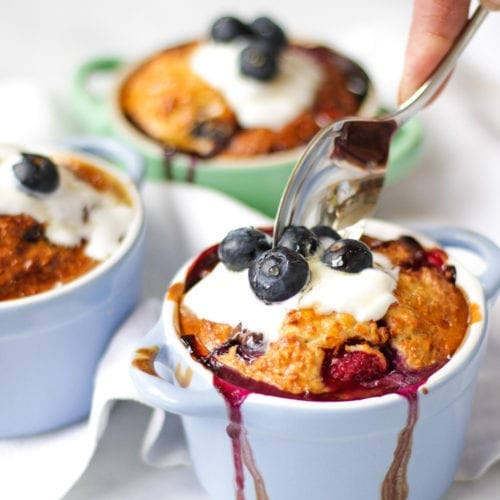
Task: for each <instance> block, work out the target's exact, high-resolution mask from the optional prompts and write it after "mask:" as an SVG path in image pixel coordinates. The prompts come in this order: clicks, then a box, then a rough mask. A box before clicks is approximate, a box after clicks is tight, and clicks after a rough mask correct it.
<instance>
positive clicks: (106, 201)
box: [0, 154, 133, 260]
mask: <svg viewBox="0 0 500 500" xmlns="http://www.w3.org/2000/svg"><path fill="white" fill-rule="evenodd" d="M20 161H21V156H20V155H17V154H15V155H11V156H9V157H7V158H5V159H4V160H3V162H2V163H0V214H4V215H19V214H25V215H30V216H31V217H33V218H34V219H36V220H37V221H38V222H40V223H43V224H45V225H46V233H45V234H46V237H47V239H48V240H49V241H51V242H52V243H54V244H56V245H62V246H76V245H79V244H80V243H81V242H82V240H86V241H87V244H86V246H85V254H86V255H87V256H88V257H90V258H93V259H96V260H104V259H106V258H107V257H109V256H110V255H111V254H112V253H113V252H114V251H115V250H116V248H117V247H118V245H119V244H120V241H121V240H122V239H123V237H124V236H125V234H126V232H127V229H128V227H129V226H130V223H131V221H132V219H133V210H132V207H130V206H128V205H126V204H124V203H120V201H119V200H117V199H116V198H115V197H114V196H112V195H110V194H108V193H105V192H102V191H98V190H96V189H95V188H93V187H92V186H91V185H89V184H87V183H86V182H83V181H82V180H80V179H78V178H77V177H76V176H75V175H74V174H73V173H72V172H71V171H70V170H68V169H66V168H64V167H63V166H61V165H58V171H59V187H58V188H57V189H56V190H55V191H54V192H52V193H50V194H46V195H41V196H33V195H31V194H29V193H27V192H26V191H23V190H22V189H21V188H20V187H19V182H18V180H17V179H16V177H15V175H14V171H13V166H14V165H15V164H16V163H19V162H20Z"/></svg>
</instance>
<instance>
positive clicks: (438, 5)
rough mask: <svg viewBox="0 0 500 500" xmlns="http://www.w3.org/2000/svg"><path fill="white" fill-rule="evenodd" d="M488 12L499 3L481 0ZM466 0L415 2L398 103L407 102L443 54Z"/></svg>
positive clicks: (458, 29) (456, 31)
mask: <svg viewBox="0 0 500 500" xmlns="http://www.w3.org/2000/svg"><path fill="white" fill-rule="evenodd" d="M481 3H482V4H483V5H484V6H485V7H486V8H488V9H490V10H499V9H500V0H482V1H481ZM469 6H470V0H415V2H414V5H413V16H412V22H411V26H410V33H409V35H408V44H407V47H406V54H405V63H404V68H403V73H402V76H401V82H400V85H399V95H398V100H399V102H400V103H401V102H404V101H405V100H406V99H408V98H409V97H410V96H411V95H412V94H413V93H414V92H415V91H416V90H417V89H418V87H420V85H421V84H422V83H424V82H425V81H426V80H427V78H428V77H429V76H430V75H431V73H432V72H433V71H434V69H435V68H436V66H437V65H438V64H439V62H440V61H441V59H442V58H443V57H444V56H445V55H446V54H447V52H448V51H449V50H450V48H451V46H452V45H453V42H454V40H455V38H456V37H457V36H458V35H459V34H460V32H461V31H462V29H463V27H464V25H465V23H466V22H467V19H468V13H469Z"/></svg>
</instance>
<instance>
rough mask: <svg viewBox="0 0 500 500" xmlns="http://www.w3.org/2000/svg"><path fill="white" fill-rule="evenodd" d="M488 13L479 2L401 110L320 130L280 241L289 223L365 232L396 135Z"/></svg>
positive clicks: (291, 190) (293, 184)
mask: <svg viewBox="0 0 500 500" xmlns="http://www.w3.org/2000/svg"><path fill="white" fill-rule="evenodd" d="M487 15H488V10H487V9H485V8H484V7H482V6H479V7H478V8H477V9H476V10H475V12H474V14H473V15H472V17H471V18H470V19H469V21H468V22H467V24H466V26H465V27H464V29H463V31H462V32H461V34H460V36H459V37H458V38H457V40H456V41H455V43H454V45H453V47H452V48H451V50H450V51H449V52H448V54H447V55H446V56H445V57H444V59H443V60H442V61H441V63H440V64H439V66H438V67H437V68H436V70H435V71H434V73H433V74H432V75H431V77H430V78H429V79H428V80H427V81H426V82H425V83H424V84H423V85H422V86H421V87H420V88H419V89H418V90H417V91H416V92H415V93H414V94H413V95H412V96H411V97H410V98H409V99H408V100H407V101H405V102H404V103H403V104H402V105H401V106H400V107H399V108H398V109H397V110H396V111H394V112H393V113H390V114H388V115H386V116H383V117H381V118H370V119H363V118H345V119H342V120H339V121H336V122H333V123H332V124H330V125H328V126H327V127H325V128H323V129H322V130H320V131H319V132H318V134H316V136H315V137H314V138H313V139H312V141H311V142H310V143H309V145H308V146H307V148H306V150H305V151H304V153H303V154H302V156H301V158H300V159H299V161H298V163H297V165H296V166H295V168H294V170H293V172H292V174H291V176H290V179H289V180H288V184H287V186H286V187H285V190H284V193H283V196H282V198H281V202H280V205H279V208H278V213H277V215H276V220H275V226H274V244H275V245H277V243H278V241H279V238H280V236H281V234H282V232H283V230H284V228H285V227H287V226H289V225H292V224H293V225H305V226H307V227H312V226H314V225H316V224H325V225H329V226H331V227H333V229H335V230H337V231H338V232H339V233H340V234H341V235H342V236H343V237H344V238H359V237H360V236H361V234H362V232H363V228H364V224H365V221H366V218H367V217H369V216H371V214H372V213H373V211H374V209H375V205H376V203H377V200H378V197H379V194H380V191H381V189H382V187H383V184H384V178H385V174H386V171H387V160H388V157H389V148H390V143H391V139H392V136H393V135H394V133H395V132H396V130H397V129H398V128H400V127H401V126H402V125H404V124H405V123H406V122H407V121H408V120H409V119H410V118H411V117H412V116H414V115H415V114H416V113H417V112H418V111H420V110H421V109H422V108H423V107H424V106H426V105H427V104H428V103H429V102H430V101H431V99H432V98H433V96H434V95H435V93H436V91H437V90H438V89H439V87H440V86H441V85H442V84H443V83H444V81H445V80H446V78H447V77H448V76H449V74H450V73H451V71H452V70H453V68H454V66H455V63H456V61H457V59H458V57H459V56H460V54H461V53H462V52H463V50H464V49H465V47H466V46H467V45H468V43H469V42H470V40H471V39H472V37H473V35H474V33H475V32H476V30H477V29H478V28H479V26H480V25H481V23H482V22H483V21H484V19H485V18H486V16H487Z"/></svg>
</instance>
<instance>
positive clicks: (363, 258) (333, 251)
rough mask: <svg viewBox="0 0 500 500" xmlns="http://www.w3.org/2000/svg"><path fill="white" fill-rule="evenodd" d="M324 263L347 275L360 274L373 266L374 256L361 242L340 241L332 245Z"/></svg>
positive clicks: (327, 251)
mask: <svg viewBox="0 0 500 500" xmlns="http://www.w3.org/2000/svg"><path fill="white" fill-rule="evenodd" d="M321 260H322V262H324V263H325V264H327V265H328V266H330V267H332V268H333V269H338V270H339V271H345V272H346V273H359V272H360V271H362V270H363V269H366V268H368V267H372V266H373V255H372V253H371V252H370V249H369V248H368V247H367V246H366V245H365V244H364V243H363V242H362V241H359V240H351V239H345V240H338V241H336V242H335V243H333V244H332V245H330V246H329V247H328V248H327V249H326V250H325V253H324V254H323V256H322V257H321Z"/></svg>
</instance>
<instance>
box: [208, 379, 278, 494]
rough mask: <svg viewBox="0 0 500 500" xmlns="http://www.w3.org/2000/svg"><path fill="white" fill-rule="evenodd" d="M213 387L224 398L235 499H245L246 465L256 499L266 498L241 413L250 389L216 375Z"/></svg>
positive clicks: (264, 488) (262, 481)
mask: <svg viewBox="0 0 500 500" xmlns="http://www.w3.org/2000/svg"><path fill="white" fill-rule="evenodd" d="M214 387H215V388H216V389H217V391H219V393H220V394H221V395H222V397H223V398H224V401H225V402H226V406H227V410H228V416H229V425H228V426H227V434H228V436H229V437H230V438H231V442H232V447H233V461H234V471H235V482H236V499H237V500H245V473H244V468H243V467H244V466H246V468H247V470H248V472H249V473H250V475H251V476H252V478H253V482H254V488H255V497H256V499H257V500H268V499H269V497H268V495H267V492H266V487H265V484H264V480H263V478H262V476H261V475H260V472H259V470H258V468H257V466H256V464H255V459H254V456H253V452H252V448H251V446H250V443H249V441H248V437H247V432H246V430H245V427H244V425H243V418H242V415H241V405H242V403H243V401H244V400H245V399H246V397H247V396H248V395H249V394H250V391H247V390H245V389H242V388H241V387H236V386H234V385H232V384H230V383H228V382H226V381H225V380H223V379H221V378H219V377H217V375H214Z"/></svg>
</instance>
